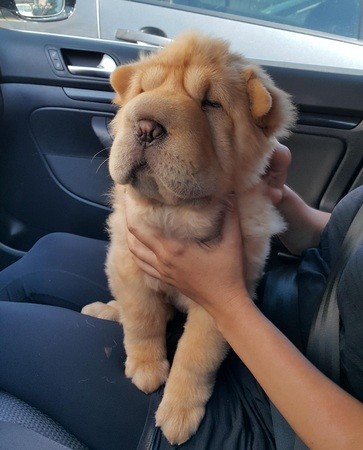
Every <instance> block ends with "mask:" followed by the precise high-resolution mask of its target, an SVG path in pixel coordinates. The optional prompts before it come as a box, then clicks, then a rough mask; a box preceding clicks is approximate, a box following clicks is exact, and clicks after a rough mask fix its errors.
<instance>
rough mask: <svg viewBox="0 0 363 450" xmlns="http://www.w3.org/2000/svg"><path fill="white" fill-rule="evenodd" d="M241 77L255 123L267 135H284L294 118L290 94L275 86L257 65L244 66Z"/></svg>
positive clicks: (294, 113) (294, 112)
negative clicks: (244, 83)
mask: <svg viewBox="0 0 363 450" xmlns="http://www.w3.org/2000/svg"><path fill="white" fill-rule="evenodd" d="M243 77H244V80H245V82H246V89H247V94H248V98H249V101H250V111H251V115H252V118H253V121H254V122H255V124H256V125H257V126H258V127H259V128H261V129H262V131H263V132H264V134H265V135H266V136H267V137H270V136H275V137H283V136H286V135H287V134H288V133H289V129H290V128H291V127H292V125H293V124H294V123H295V120H296V111H295V107H294V106H293V104H292V102H291V100H290V96H289V95H288V94H287V93H286V92H284V91H282V90H281V89H279V88H277V87H276V86H275V84H274V83H273V81H272V80H271V78H270V77H269V76H268V75H267V74H266V73H265V72H264V71H263V70H262V69H260V68H259V67H255V66H249V67H247V68H245V69H244V70H243Z"/></svg>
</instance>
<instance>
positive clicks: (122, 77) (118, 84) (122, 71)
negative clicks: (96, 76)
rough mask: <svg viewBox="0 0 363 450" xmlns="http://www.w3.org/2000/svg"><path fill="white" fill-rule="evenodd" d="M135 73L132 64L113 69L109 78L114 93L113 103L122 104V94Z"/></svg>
mask: <svg viewBox="0 0 363 450" xmlns="http://www.w3.org/2000/svg"><path fill="white" fill-rule="evenodd" d="M134 73H135V67H134V65H133V64H127V65H125V66H120V67H117V69H115V70H114V71H113V72H112V74H111V77H110V82H111V86H112V88H113V90H114V91H115V92H116V94H117V95H116V98H115V100H114V102H115V103H118V104H122V103H123V98H124V94H125V92H126V91H127V89H128V88H129V87H130V85H131V81H132V77H133V75H134Z"/></svg>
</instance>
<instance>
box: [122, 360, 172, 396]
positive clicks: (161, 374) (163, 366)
mask: <svg viewBox="0 0 363 450" xmlns="http://www.w3.org/2000/svg"><path fill="white" fill-rule="evenodd" d="M125 374H126V376H127V377H128V378H131V379H132V382H133V383H134V384H135V386H137V387H138V388H139V389H140V391H143V392H145V393H146V394H150V393H151V392H154V391H156V389H157V388H158V387H160V386H161V385H162V384H164V383H165V381H166V380H167V378H168V375H169V362H168V361H167V360H161V361H158V360H156V361H154V360H153V361H150V360H143V361H140V360H138V359H136V358H131V357H129V356H128V357H127V359H126V363H125Z"/></svg>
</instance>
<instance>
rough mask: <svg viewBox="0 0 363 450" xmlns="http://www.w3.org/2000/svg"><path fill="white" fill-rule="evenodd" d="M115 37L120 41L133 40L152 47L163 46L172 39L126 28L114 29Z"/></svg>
mask: <svg viewBox="0 0 363 450" xmlns="http://www.w3.org/2000/svg"><path fill="white" fill-rule="evenodd" d="M116 39H119V40H120V41H126V42H133V43H135V44H140V45H150V46H152V47H165V46H166V45H167V44H169V43H170V42H171V41H172V39H169V38H167V37H164V36H157V35H156V34H150V33H144V32H143V31H137V30H127V29H124V28H119V29H118V30H117V31H116Z"/></svg>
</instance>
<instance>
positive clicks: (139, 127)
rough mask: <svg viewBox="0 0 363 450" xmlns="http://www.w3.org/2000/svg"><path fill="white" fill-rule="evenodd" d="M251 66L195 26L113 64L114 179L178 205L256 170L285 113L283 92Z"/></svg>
mask: <svg viewBox="0 0 363 450" xmlns="http://www.w3.org/2000/svg"><path fill="white" fill-rule="evenodd" d="M256 70H257V71H258V70H259V69H256V68H253V67H251V66H248V64H247V62H246V61H245V60H244V59H243V58H242V57H241V56H239V55H235V54H232V53H230V52H229V49H228V45H227V44H226V43H224V42H222V41H220V40H217V39H210V38H207V37H204V36H200V35H198V34H195V33H191V34H187V35H184V36H181V37H180V38H178V39H177V40H176V41H174V42H173V43H171V44H170V45H169V46H168V47H167V48H166V49H164V50H162V51H160V52H159V53H158V54H155V55H152V56H150V57H148V58H145V59H143V60H141V61H139V62H136V63H133V64H129V65H126V66H121V67H119V68H118V69H116V71H115V72H114V73H113V74H112V76H111V84H112V86H113V88H114V89H115V91H116V93H117V98H116V103H118V104H119V105H120V106H121V108H120V110H119V112H118V113H117V115H116V117H115V119H114V121H113V123H112V131H113V135H114V143H113V146H112V149H111V154H110V163H109V167H110V173H111V176H112V178H113V180H114V181H115V183H118V184H130V185H131V186H132V187H133V188H134V189H136V190H137V191H138V192H139V193H140V194H141V195H142V196H144V197H146V198H149V199H155V200H158V201H161V202H163V203H166V204H173V205H176V204H181V203H183V202H190V201H193V202H195V201H198V200H202V199H210V198H213V197H216V196H223V195H225V193H227V192H229V191H231V190H233V188H234V183H235V177H236V174H235V172H236V171H238V172H239V175H238V176H239V177H241V175H242V176H244V177H246V178H251V177H253V175H252V174H253V173H256V172H259V171H261V167H262V165H263V160H264V152H265V148H266V141H267V139H268V137H270V136H272V135H273V134H274V133H276V132H277V131H278V130H280V131H281V130H282V129H284V128H285V126H286V125H287V122H288V120H287V119H286V117H285V116H284V114H283V113H282V112H281V111H282V110H283V107H282V105H281V104H279V97H280V96H281V95H283V94H284V93H282V92H281V91H279V90H278V89H277V88H276V87H275V86H273V84H272V82H271V80H270V79H269V78H268V77H267V76H266V75H265V74H262V78H261V77H260V75H261V74H259V73H257V72H256ZM266 83H267V85H268V86H265V84H266ZM270 84H271V86H270ZM269 88H270V89H269ZM271 88H272V91H273V90H274V89H275V91H274V92H271ZM275 97H276V98H275ZM286 99H287V96H286ZM286 101H287V102H288V100H286ZM280 103H281V102H280ZM245 141H248V145H247V142H245ZM244 147H245V149H244ZM241 166H243V167H244V168H245V174H242V172H241V168H242V167H241ZM259 166H261V167H259ZM252 181H253V180H252V179H251V180H248V181H247V182H246V184H248V183H249V182H250V183H252Z"/></svg>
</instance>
